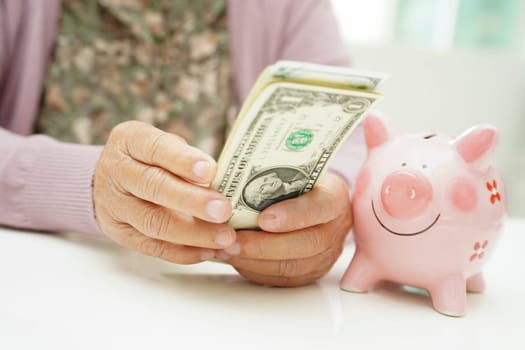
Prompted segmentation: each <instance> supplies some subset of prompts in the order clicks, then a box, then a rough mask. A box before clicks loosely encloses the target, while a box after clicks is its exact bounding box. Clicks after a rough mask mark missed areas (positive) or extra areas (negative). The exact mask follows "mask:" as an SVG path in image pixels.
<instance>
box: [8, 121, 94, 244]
mask: <svg viewBox="0 0 525 350" xmlns="http://www.w3.org/2000/svg"><path fill="white" fill-rule="evenodd" d="M0 150H2V152H1V153H0V179H1V181H0V225H6V226H12V227H17V228H23V229H34V230H39V231H55V232H65V231H75V232H82V233H88V234H95V235H101V234H102V232H101V230H100V228H99V226H98V224H97V222H96V219H95V215H94V210H93V199H92V178H93V173H94V169H95V166H96V163H97V160H98V158H99V155H100V152H101V147H99V146H86V145H74V144H67V143H61V142H58V141H55V140H53V139H51V138H49V137H47V136H42V135H37V136H19V135H16V134H13V133H11V132H9V131H6V130H5V129H1V128H0Z"/></svg>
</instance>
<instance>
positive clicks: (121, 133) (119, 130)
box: [109, 121, 137, 140]
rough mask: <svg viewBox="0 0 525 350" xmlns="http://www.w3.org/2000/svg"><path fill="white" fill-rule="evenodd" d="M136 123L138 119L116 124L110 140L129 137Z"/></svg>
mask: <svg viewBox="0 0 525 350" xmlns="http://www.w3.org/2000/svg"><path fill="white" fill-rule="evenodd" d="M136 124H137V122H136V121H125V122H122V123H119V124H117V125H115V127H114V128H113V129H112V130H111V132H110V134H109V140H113V139H121V138H125V137H127V135H128V133H129V132H130V130H133V129H134V128H135V127H136V126H137V125H136Z"/></svg>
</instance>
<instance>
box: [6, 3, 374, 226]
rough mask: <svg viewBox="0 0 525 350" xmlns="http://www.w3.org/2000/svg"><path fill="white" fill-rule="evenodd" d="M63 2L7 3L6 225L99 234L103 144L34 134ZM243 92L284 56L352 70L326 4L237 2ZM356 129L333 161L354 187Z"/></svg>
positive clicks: (231, 9)
mask: <svg viewBox="0 0 525 350" xmlns="http://www.w3.org/2000/svg"><path fill="white" fill-rule="evenodd" d="M59 9H60V0H46V1H41V0H12V1H11V0H7V1H1V0H0V225H7V226H12V227H19V228H25V229H36V230H44V231H76V232H83V233H88V234H101V231H100V228H99V227H98V225H97V222H96V220H95V217H94V212H93V202H92V190H91V181H92V177H93V172H94V169H95V165H96V162H97V160H98V157H99V154H100V151H101V147H99V146H86V145H74V144H66V143H60V142H57V141H55V140H53V139H51V138H49V137H47V136H43V135H33V136H28V135H29V134H31V132H32V129H33V125H34V121H35V118H36V116H37V114H38V106H39V100H40V96H41V94H42V84H43V79H44V75H45V72H46V65H47V62H48V59H49V55H50V52H51V49H52V47H53V39H54V35H55V29H56V23H57V17H58V12H59ZM228 25H229V28H230V33H231V43H230V51H231V55H232V61H233V66H234V67H233V69H234V72H235V87H236V89H237V93H238V96H239V98H240V99H241V101H242V100H244V98H245V97H246V95H247V94H248V92H249V89H250V87H251V85H252V84H253V83H254V81H255V79H256V78H257V76H258V74H259V73H260V72H261V70H262V69H263V68H264V67H265V66H266V65H268V64H271V63H273V62H274V61H276V60H279V59H290V60H304V61H311V62H318V63H324V64H333V65H347V64H348V63H349V62H348V57H347V54H346V52H345V50H344V48H343V44H342V41H341V39H340V36H339V33H338V30H337V25H336V22H335V19H334V17H333V14H332V12H331V8H330V2H329V1H328V0H287V1H277V0H229V1H228ZM363 145H364V142H363V136H362V131H361V130H358V131H357V132H354V134H353V135H352V136H351V138H350V139H349V141H347V143H346V144H345V145H344V146H343V147H342V150H341V151H340V152H339V153H338V155H337V157H336V159H335V160H334V162H333V163H332V170H335V171H337V172H339V173H340V174H342V175H343V176H345V177H346V179H347V180H349V181H351V180H352V179H353V177H354V176H355V174H356V172H357V170H358V168H359V167H360V164H361V161H362V159H363V156H364V152H365V150H364V146H363Z"/></svg>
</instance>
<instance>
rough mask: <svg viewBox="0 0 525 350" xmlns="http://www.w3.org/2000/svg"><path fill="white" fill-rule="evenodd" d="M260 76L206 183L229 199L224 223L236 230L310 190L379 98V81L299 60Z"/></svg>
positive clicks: (282, 64) (362, 74)
mask: <svg viewBox="0 0 525 350" xmlns="http://www.w3.org/2000/svg"><path fill="white" fill-rule="evenodd" d="M327 70H328V73H327V72H326V71H327ZM337 72H339V73H337ZM261 77H262V78H259V80H258V82H257V83H256V84H255V86H254V88H253V89H252V92H251V93H250V96H249V97H248V99H247V101H246V103H245V105H244V106H243V108H242V110H241V112H240V114H239V116H238V118H237V121H236V123H235V125H234V127H233V129H232V131H231V133H230V135H229V136H228V140H227V142H226V144H225V146H224V148H223V150H222V152H221V155H220V157H219V160H218V170H217V176H216V177H215V179H214V181H213V183H212V185H211V186H212V188H213V189H215V190H217V191H219V192H221V193H222V194H224V195H225V196H226V197H227V198H228V199H229V200H230V202H231V204H232V208H233V215H232V217H231V218H230V220H229V222H228V223H229V225H231V226H232V227H234V228H237V229H247V228H257V227H258V225H257V218H258V215H259V213H260V212H261V211H262V210H264V209H265V208H267V207H268V206H270V205H272V204H274V203H277V202H280V201H282V200H286V199H290V198H295V197H297V196H300V195H301V194H303V193H306V192H308V191H310V190H312V189H313V188H314V186H315V185H316V183H317V182H318V180H319V178H320V176H321V175H322V174H323V173H324V171H326V170H327V168H328V165H329V163H330V160H331V159H332V157H333V155H334V154H335V153H336V152H337V149H338V148H339V146H340V145H341V144H342V143H343V141H344V140H345V138H346V137H347V136H348V135H349V134H350V133H351V132H352V130H353V129H354V128H355V127H356V126H357V125H358V124H359V122H360V121H361V120H362V118H363V117H364V116H365V114H366V111H367V110H368V109H369V108H370V107H371V106H372V105H373V104H374V103H375V102H376V101H377V100H378V99H379V98H380V94H378V93H377V92H376V91H375V89H376V88H377V86H378V84H379V82H380V81H381V80H382V79H383V78H382V77H380V76H379V75H377V74H376V75H372V74H369V73H359V72H358V71H355V70H350V69H345V68H339V69H336V68H332V67H325V66H320V65H311V64H302V63H297V62H284V63H283V62H280V63H278V64H276V65H274V66H272V67H270V68H269V69H267V70H266V71H265V72H264V73H263V74H262V75H261Z"/></svg>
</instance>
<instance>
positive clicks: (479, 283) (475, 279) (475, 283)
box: [467, 272, 485, 293]
mask: <svg viewBox="0 0 525 350" xmlns="http://www.w3.org/2000/svg"><path fill="white" fill-rule="evenodd" d="M484 290H485V280H484V279H483V275H482V274H481V272H480V273H478V274H477V275H474V276H472V277H470V278H469V279H467V291H468V292H470V293H481V292H483V291H484Z"/></svg>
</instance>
